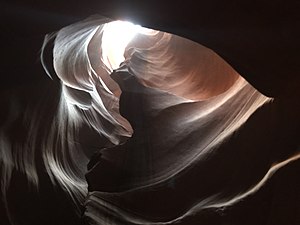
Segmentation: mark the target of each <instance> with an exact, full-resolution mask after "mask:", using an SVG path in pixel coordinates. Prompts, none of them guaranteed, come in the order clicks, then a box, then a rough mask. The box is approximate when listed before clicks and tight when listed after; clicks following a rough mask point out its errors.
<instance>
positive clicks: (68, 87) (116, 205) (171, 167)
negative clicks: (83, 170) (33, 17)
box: [50, 20, 270, 224]
mask: <svg viewBox="0 0 300 225" xmlns="http://www.w3.org/2000/svg"><path fill="white" fill-rule="evenodd" d="M102 23H103V21H102V20H87V21H84V22H82V23H79V24H75V25H73V26H70V27H67V28H64V29H62V30H61V31H60V32H59V33H58V35H57V38H56V42H55V46H54V68H55V70H56V73H57V75H58V77H59V78H60V79H61V81H62V83H63V86H64V89H63V92H62V96H63V97H65V100H66V102H65V104H66V105H67V108H68V109H69V110H70V109H71V111H70V112H69V115H70V117H71V120H73V121H74V123H76V122H77V120H80V118H82V117H84V119H83V121H84V122H85V123H88V124H90V125H91V126H92V127H93V128H94V129H95V130H96V131H97V132H99V133H100V134H102V135H104V136H105V137H106V138H107V139H109V140H110V141H111V142H112V144H114V145H113V146H110V147H106V146H99V148H100V149H101V148H102V149H101V150H100V151H99V152H98V153H97V155H96V156H95V157H94V159H93V160H92V161H91V162H90V163H89V168H88V169H89V171H88V173H87V174H86V178H87V181H88V184H89V186H88V188H89V191H90V192H91V193H92V195H91V196H90V197H89V198H88V199H87V205H86V207H87V210H86V214H85V215H86V217H87V218H88V219H90V220H92V221H93V222H91V223H96V224H101V223H103V219H104V218H103V216H104V214H105V212H104V211H103V210H104V208H103V207H107V208H108V210H109V213H108V212H106V213H108V214H109V215H108V217H107V218H106V217H105V220H108V221H114V218H119V217H120V218H123V219H121V222H120V224H122V223H134V221H135V220H138V221H140V222H139V223H152V222H153V223H155V222H159V221H160V222H167V221H169V222H170V223H173V222H176V221H177V220H181V219H182V218H183V217H185V216H186V215H187V214H190V213H193V212H197V211H201V210H203V209H205V208H211V207H213V208H214V207H216V208H218V207H222V206H225V205H226V204H227V202H230V201H232V202H235V201H238V200H239V198H238V196H239V193H238V192H235V191H233V192H232V193H231V192H230V191H229V190H226V191H225V190H224V189H223V188H222V186H221V183H219V184H218V186H219V187H220V188H217V189H215V190H214V191H209V192H207V191H208V189H209V188H210V187H211V183H210V182H205V183H202V184H201V185H200V183H198V184H195V186H194V189H193V191H192V192H193V193H194V192H195V189H197V187H198V186H199V185H200V186H201V188H202V191H200V190H199V192H196V193H195V194H192V195H191V196H188V197H186V198H184V197H183V196H182V197H180V198H178V201H177V202H176V203H174V202H172V201H169V200H170V199H172V198H175V196H177V195H178V194H179V193H185V190H183V187H177V183H179V184H178V185H179V186H181V185H182V184H181V183H182V182H183V180H184V179H185V174H186V173H188V172H189V171H193V170H192V168H194V167H195V166H196V165H198V164H200V165H201V164H202V165H203V164H206V163H207V162H209V160H208V159H209V158H210V157H212V155H213V154H214V152H215V151H218V150H217V147H218V146H219V145H220V144H221V143H222V142H223V141H224V140H226V139H228V137H229V136H230V135H231V134H232V133H233V132H235V131H236V130H237V129H238V128H239V127H240V126H241V125H242V124H243V123H244V122H245V121H246V120H247V119H248V118H249V116H250V115H251V114H252V113H253V112H254V111H255V110H256V109H257V108H259V107H260V106H261V105H263V104H264V103H266V102H268V101H269V100H270V99H269V98H267V97H265V96H263V95H262V94H260V93H259V92H258V91H257V90H255V89H254V88H253V87H252V86H251V85H249V84H248V83H247V82H246V81H245V80H244V79H243V78H242V77H241V76H240V75H239V74H238V73H237V72H236V71H234V70H233V69H232V68H231V67H230V66H229V65H228V64H227V63H226V62H225V61H224V60H222V59H221V58H220V57H219V56H218V55H217V54H215V53H214V52H213V51H211V50H209V49H207V48H205V47H203V46H201V45H199V44H197V43H195V42H192V41H190V40H188V39H184V38H181V37H178V36H175V35H172V34H168V33H164V32H159V31H153V30H147V29H145V28H144V29H142V28H140V27H138V26H136V25H132V24H129V23H127V22H120V21H117V22H109V23H104V24H102ZM123 26H124V27H123ZM124 32H125V33H124ZM127 32H128V33H127ZM78 108H80V109H81V110H82V111H78ZM71 113H72V114H71ZM124 138H125V139H124ZM126 138H127V140H126ZM50 170H51V168H50ZM206 173H207V172H205V171H198V176H199V177H200V176H202V175H204V174H206ZM217 176H220V175H216V177H217ZM230 176H231V174H230V173H225V174H223V177H224V178H226V179H229V178H230ZM74 180H75V179H74ZM60 182H61V183H62V184H64V183H65V182H66V181H65V180H63V179H61V180H60ZM170 182H171V183H172V182H173V183H174V185H175V188H173V189H172V188H171V190H169V193H168V194H163V193H166V191H167V190H168V189H170V187H169V185H170ZM248 185H249V186H248V188H250V183H249V184H248ZM70 191H72V187H70ZM245 191H246V189H245ZM219 194H222V198H218V197H217V195H219ZM246 195H247V194H246ZM154 196H161V197H159V198H158V197H155V199H156V200H154V199H153V202H151V203H150V202H149V199H151V198H152V197H154ZM90 199H93V200H92V201H90ZM147 199H148V200H147ZM232 202H230V204H233V203H232ZM144 203H145V204H144ZM110 204H111V205H110ZM104 205H105V206H104ZM127 211H128V213H126V212H127ZM129 212H131V213H129ZM102 213H104V214H103V215H102ZM137 215H140V217H139V216H137ZM145 218H147V219H145ZM172 221H173V222H172ZM112 223H113V222H112ZM116 224H119V222H118V223H117V222H116Z"/></svg>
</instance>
